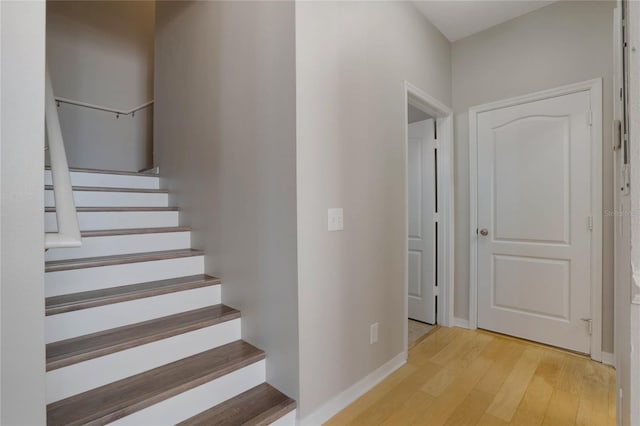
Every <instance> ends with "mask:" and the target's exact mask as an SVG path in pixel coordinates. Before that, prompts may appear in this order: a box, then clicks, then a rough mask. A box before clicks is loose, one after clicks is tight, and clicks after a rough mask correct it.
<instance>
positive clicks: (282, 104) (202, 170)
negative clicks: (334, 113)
mask: <svg viewBox="0 0 640 426" xmlns="http://www.w3.org/2000/svg"><path fill="white" fill-rule="evenodd" d="M156 28H157V33H156V52H157V55H156V68H155V73H156V83H155V84H156V110H155V135H156V141H155V154H156V158H157V161H158V164H159V165H160V169H161V170H162V176H163V177H164V185H165V186H168V188H169V189H170V190H171V192H172V198H173V200H172V201H173V202H174V203H176V204H177V205H179V206H181V207H183V208H184V211H183V213H182V214H181V221H182V222H183V223H185V224H190V225H192V226H193V229H194V233H193V236H194V244H195V246H196V247H199V248H203V249H205V250H206V251H207V255H206V269H207V272H208V273H211V274H215V275H219V276H221V277H222V278H223V282H224V284H223V288H222V298H223V302H224V303H225V304H227V305H230V306H232V307H234V308H238V309H240V310H241V311H242V336H243V338H244V339H245V340H247V341H249V342H250V343H253V344H255V345H256V346H258V347H260V348H261V349H264V350H265V351H266V353H267V378H268V381H269V382H270V383H271V384H272V385H274V386H276V387H278V388H279V389H280V390H282V391H283V392H285V393H287V394H288V395H290V396H292V397H294V398H298V289H297V260H296V182H295V180H296V175H295V149H296V147H295V59H294V58H295V56H294V55H295V43H294V35H295V34H294V3H293V2H206V1H202V2H192V1H179V2H158V4H157V27H156Z"/></svg>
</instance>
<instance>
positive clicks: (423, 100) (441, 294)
mask: <svg viewBox="0 0 640 426" xmlns="http://www.w3.org/2000/svg"><path fill="white" fill-rule="evenodd" d="M403 91H404V106H403V108H404V125H403V129H404V135H403V150H404V221H405V224H404V225H405V226H404V241H405V243H404V253H403V259H404V271H403V273H404V277H403V291H404V294H403V297H404V318H403V321H404V322H403V324H404V325H403V329H404V336H403V339H404V348H405V350H406V349H407V347H408V332H409V325H408V321H407V319H408V318H409V298H408V296H407V295H408V293H409V262H408V261H409V258H408V256H409V239H408V235H409V174H408V169H409V167H408V166H409V113H408V107H407V106H408V104H409V103H411V105H413V106H415V107H416V108H418V109H420V110H422V111H424V112H426V113H427V114H429V115H430V116H431V117H433V118H434V119H436V120H437V121H438V140H437V147H438V148H437V149H438V171H437V174H436V176H437V179H438V185H437V190H438V198H439V202H438V206H439V208H438V216H439V218H438V224H439V226H438V241H437V249H438V270H439V271H441V274H440V277H441V282H440V283H439V285H438V292H437V295H438V304H437V315H436V321H437V323H438V324H440V325H443V326H445V327H449V326H453V324H454V320H453V294H454V293H453V282H454V281H453V280H454V265H455V263H454V209H453V207H454V204H453V202H454V200H453V170H454V169H453V110H451V109H450V108H449V107H447V106H446V105H445V104H444V103H442V102H440V101H439V100H437V99H436V98H434V97H433V96H431V95H429V94H428V93H427V92H425V91H424V90H422V89H420V88H418V87H417V86H415V85H413V84H411V83H409V82H408V81H404V87H403Z"/></svg>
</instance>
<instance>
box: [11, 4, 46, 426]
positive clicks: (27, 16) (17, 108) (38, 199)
mask: <svg viewBox="0 0 640 426" xmlns="http://www.w3.org/2000/svg"><path fill="white" fill-rule="evenodd" d="M0 52H1V54H0V63H1V64H2V72H1V75H2V77H1V80H0V99H1V106H0V110H1V111H2V112H1V114H0V129H1V130H0V171H1V173H0V218H1V220H0V235H2V238H1V244H0V282H1V283H0V301H1V306H0V324H1V330H0V334H1V336H2V338H1V341H0V346H1V347H2V355H1V357H2V358H1V363H0V372H1V386H0V396H1V397H0V413H1V414H0V423H1V424H3V425H7V426H10V425H42V424H45V423H46V419H45V365H44V364H45V362H44V358H45V355H44V250H43V248H44V223H43V211H44V191H43V190H42V188H43V185H44V176H43V175H44V173H43V167H44V160H43V157H44V156H43V152H44V150H43V147H44V56H45V54H44V52H45V2H43V1H38V2H35V1H33V2H8V1H3V2H0Z"/></svg>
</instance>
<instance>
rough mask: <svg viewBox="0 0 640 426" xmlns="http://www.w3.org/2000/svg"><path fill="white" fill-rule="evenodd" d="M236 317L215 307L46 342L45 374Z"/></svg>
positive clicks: (227, 309) (222, 307) (231, 311)
mask: <svg viewBox="0 0 640 426" xmlns="http://www.w3.org/2000/svg"><path fill="white" fill-rule="evenodd" d="M236 318H240V311H237V310H235V309H233V308H230V307H228V306H225V305H214V306H207V307H205V308H200V309H195V310H192V311H187V312H181V313H178V314H174V315H169V316H166V317H161V318H155V319H152V320H149V321H143V322H139V323H137V324H131V325H126V326H123V327H117V328H113V329H110V330H105V331H100V332H97V333H91V334H87V335H84V336H79V337H74V338H72V339H66V340H61V341H58V342H54V343H49V344H47V349H46V352H47V371H51V370H55V369H57V368H62V367H66V366H68V365H72V364H77V363H78V362H82V361H86V360H89V359H93V358H98V357H101V356H104V355H108V354H111V353H114V352H118V351H122V350H125V349H129V348H133V347H135V346H140V345H144V344H146V343H151V342H155V341H157V340H161V339H166V338H168V337H171V336H176V335H178V334H182V333H187V332H189V331H193V330H197V329H200V328H204V327H210V326H212V325H215V324H219V323H222V322H225V321H231V320H233V319H236Z"/></svg>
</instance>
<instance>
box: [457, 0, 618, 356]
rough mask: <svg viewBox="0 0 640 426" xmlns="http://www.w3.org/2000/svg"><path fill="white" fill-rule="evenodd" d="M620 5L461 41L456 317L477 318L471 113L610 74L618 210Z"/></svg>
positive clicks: (607, 295) (607, 128)
mask: <svg viewBox="0 0 640 426" xmlns="http://www.w3.org/2000/svg"><path fill="white" fill-rule="evenodd" d="M614 6H615V3H614V2H611V1H603V2H578V1H563V2H558V3H555V4H552V5H550V6H547V7H544V8H542V9H539V10H537V11H534V12H531V13H529V14H527V15H524V16H521V17H519V18H516V19H514V20H511V21H509V22H506V23H504V24H501V25H498V26H496V27H493V28H490V29H488V30H486V31H483V32H481V33H478V34H476V35H473V36H470V37H467V38H465V39H463V40H460V41H457V42H455V43H453V47H452V64H453V65H452V66H453V84H452V88H453V90H452V94H453V108H454V110H455V112H456V117H455V119H456V127H455V134H456V140H455V164H456V166H455V167H456V173H455V184H456V189H455V193H456V199H455V205H456V217H455V220H456V229H455V235H456V251H455V256H456V268H455V274H456V283H455V293H456V294H455V315H456V316H457V317H459V318H468V313H469V308H468V306H469V167H468V164H469V151H468V128H467V127H468V125H467V123H468V114H467V111H468V108H469V107H471V106H474V105H479V104H483V103H487V102H491V101H495V100H500V99H505V98H509V97H513V96H518V95H523V94H527V93H531V92H535V91H539V90H544V89H550V88H553V87H557V86H561V85H565V84H569V83H574V82H578V81H584V80H588V79H592V78H598V77H603V78H604V80H603V129H604V130H603V133H604V134H603V144H604V146H603V159H602V166H603V204H604V205H603V207H604V209H605V210H613V156H612V155H613V154H612V150H611V122H612V114H613V111H612V88H611V87H612V84H613V83H612V75H613V69H612V68H613V65H612V64H613V50H612V43H613V41H612V34H613V26H612V25H613V7H614ZM603 220H604V223H603V225H604V226H603V228H604V229H603V270H602V274H603V295H602V307H603V330H602V331H603V336H602V338H603V350H604V351H606V352H612V351H613V218H612V217H606V216H605V217H604V218H603Z"/></svg>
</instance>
